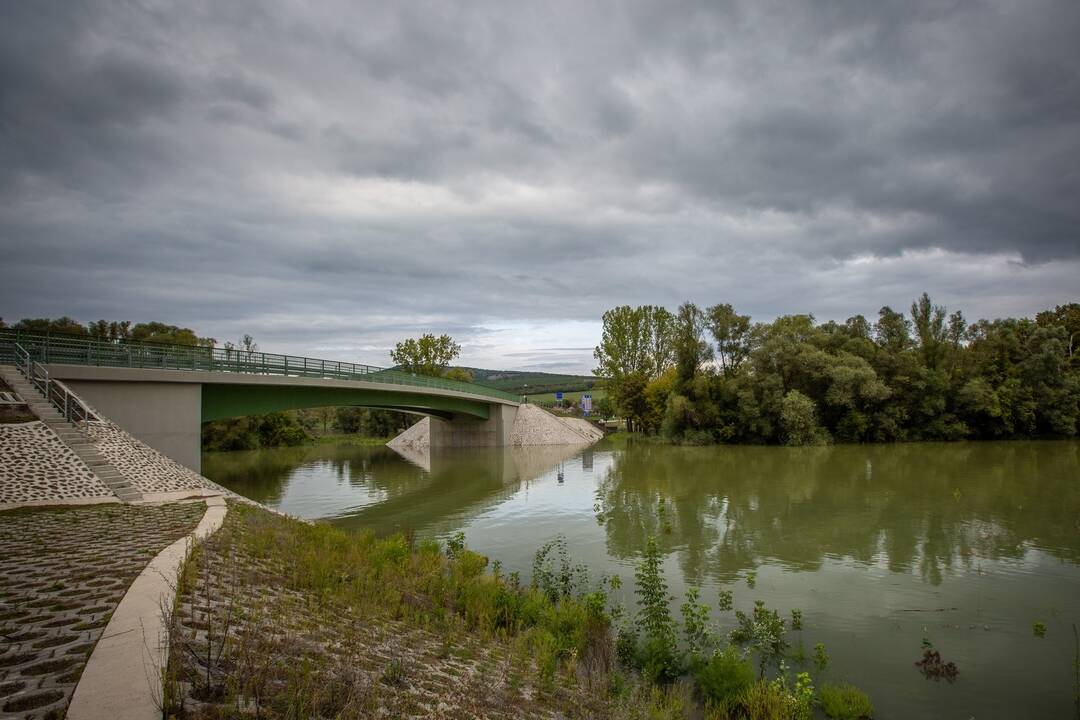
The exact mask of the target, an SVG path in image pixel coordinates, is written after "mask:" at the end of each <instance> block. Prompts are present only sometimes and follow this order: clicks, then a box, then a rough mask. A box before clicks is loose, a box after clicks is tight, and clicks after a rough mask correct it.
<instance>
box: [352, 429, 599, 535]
mask: <svg viewBox="0 0 1080 720" xmlns="http://www.w3.org/2000/svg"><path fill="white" fill-rule="evenodd" d="M582 452H583V451H582V448H581V447H580V446H569V445H545V446H536V447H504V448H432V449H431V450H430V451H428V452H425V453H422V454H417V453H409V454H405V453H399V454H400V455H401V456H402V457H404V458H405V459H406V460H408V461H409V462H410V463H413V464H415V465H416V466H417V467H418V468H420V469H422V470H423V471H425V472H424V474H425V475H426V477H425V479H424V480H423V481H421V482H417V483H414V484H411V485H410V487H408V489H407V490H406V491H404V492H399V493H391V494H389V495H388V497H387V498H386V499H385V500H384V501H383V502H380V503H377V504H375V505H373V506H371V507H368V508H364V509H362V510H360V511H358V512H357V513H356V514H354V515H350V516H349V517H348V518H341V519H339V520H337V521H336V524H338V525H340V526H342V527H354V528H369V529H373V530H375V531H376V532H378V533H385V532H393V531H397V530H407V529H413V530H416V529H421V528H422V529H423V530H424V532H425V534H429V535H441V534H444V533H446V532H450V531H451V530H454V529H457V528H460V527H461V526H462V524H463V520H465V521H467V520H468V519H470V518H473V517H476V516H478V515H481V514H483V513H484V512H485V511H486V510H488V509H490V508H493V507H496V506H498V505H499V504H501V503H502V502H504V501H505V500H506V499H507V498H509V497H511V496H513V495H514V494H516V493H517V492H518V491H520V490H521V489H522V488H523V487H524V486H526V485H527V484H528V483H530V482H532V481H533V480H535V479H537V478H539V477H541V476H543V475H544V474H545V473H547V472H549V471H551V470H553V469H554V468H556V467H557V466H559V464H560V463H564V462H566V461H567V460H570V459H571V458H574V457H576V456H578V455H580V454H582ZM401 489H402V490H405V488H404V487H403V488H401Z"/></svg>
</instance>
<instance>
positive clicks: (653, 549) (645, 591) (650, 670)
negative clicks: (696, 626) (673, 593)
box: [634, 537, 682, 681]
mask: <svg viewBox="0 0 1080 720" xmlns="http://www.w3.org/2000/svg"><path fill="white" fill-rule="evenodd" d="M662 564H663V557H662V556H661V554H660V548H659V547H658V546H657V544H656V538H655V537H649V540H648V542H647V543H646V545H645V553H644V555H643V557H642V558H641V563H640V564H638V566H637V570H635V571H634V579H635V584H636V587H635V588H634V592H635V593H636V594H637V596H638V604H639V606H640V609H639V610H638V626H639V627H641V628H642V630H644V631H645V643H644V645H643V646H642V647H641V648H640V649H639V653H640V657H639V661H640V664H641V667H642V670H643V671H644V672H645V674H646V676H648V677H649V678H650V679H652V680H663V681H669V680H674V679H675V678H677V677H678V676H679V673H680V672H681V669H682V668H681V667H680V663H679V659H678V656H677V654H676V639H675V623H674V621H673V620H672V619H671V611H670V609H669V608H668V603H669V602H670V600H671V598H670V597H669V596H668V588H667V582H666V581H665V580H664V573H663V567H662Z"/></svg>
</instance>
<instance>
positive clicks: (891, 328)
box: [874, 305, 911, 355]
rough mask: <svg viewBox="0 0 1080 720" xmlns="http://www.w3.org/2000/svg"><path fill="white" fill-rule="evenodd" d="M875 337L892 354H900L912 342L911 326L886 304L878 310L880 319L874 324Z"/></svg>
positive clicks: (900, 314)
mask: <svg viewBox="0 0 1080 720" xmlns="http://www.w3.org/2000/svg"><path fill="white" fill-rule="evenodd" d="M874 339H875V340H877V343H878V345H879V346H881V348H882V349H884V350H885V351H886V352H887V353H889V354H890V355H899V354H900V353H901V352H903V351H904V350H906V349H907V348H908V346H909V345H910V344H911V327H910V325H909V323H908V321H907V320H906V319H905V318H904V313H898V312H896V311H895V310H893V309H892V308H891V307H889V306H888V305H886V306H885V307H883V308H881V310H879V311H878V321H877V323H876V324H875V325H874Z"/></svg>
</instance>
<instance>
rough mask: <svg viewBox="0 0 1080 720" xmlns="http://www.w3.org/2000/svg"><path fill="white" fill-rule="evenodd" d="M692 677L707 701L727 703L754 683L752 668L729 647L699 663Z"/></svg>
mask: <svg viewBox="0 0 1080 720" xmlns="http://www.w3.org/2000/svg"><path fill="white" fill-rule="evenodd" d="M694 679H695V680H697V684H698V689H699V690H700V691H701V695H702V697H704V698H705V701H706V702H707V703H709V704H714V705H721V704H727V703H730V702H732V701H734V700H735V699H737V698H738V697H739V696H740V695H742V694H743V693H744V692H745V691H746V690H747V688H749V687H750V686H751V685H753V684H754V668H753V666H751V665H750V663H749V662H747V661H746V660H743V659H742V658H740V657H739V654H738V653H737V652H735V649H734V648H730V647H729V648H726V649H725V650H724V651H723V652H718V653H716V654H715V655H713V656H712V657H711V658H709V660H708V661H707V662H703V663H701V664H699V665H698V667H697V668H695V670H694Z"/></svg>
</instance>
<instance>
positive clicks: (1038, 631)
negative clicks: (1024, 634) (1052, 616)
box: [1031, 620, 1046, 638]
mask: <svg viewBox="0 0 1080 720" xmlns="http://www.w3.org/2000/svg"><path fill="white" fill-rule="evenodd" d="M1031 632H1032V634H1033V635H1035V637H1039V638H1044V637H1046V623H1043V622H1040V621H1038V620H1036V621H1035V622H1033V623H1031Z"/></svg>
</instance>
